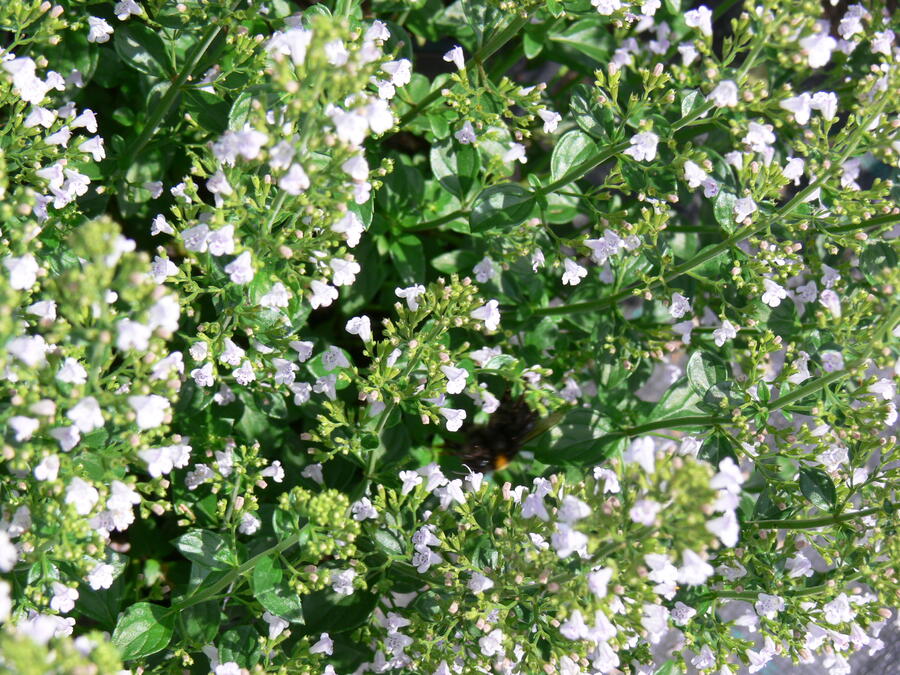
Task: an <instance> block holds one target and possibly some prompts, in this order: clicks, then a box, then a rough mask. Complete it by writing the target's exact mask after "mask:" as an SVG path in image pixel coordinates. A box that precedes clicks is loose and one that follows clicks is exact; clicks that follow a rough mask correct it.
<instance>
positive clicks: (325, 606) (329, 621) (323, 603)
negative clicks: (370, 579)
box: [303, 590, 378, 635]
mask: <svg viewBox="0 0 900 675" xmlns="http://www.w3.org/2000/svg"><path fill="white" fill-rule="evenodd" d="M377 600H378V596H376V595H375V594H374V593H369V592H368V591H361V590H355V591H353V594H352V595H338V594H337V593H334V592H332V591H331V590H327V591H318V592H316V593H311V594H309V595H304V596H303V614H304V616H305V617H306V623H307V625H308V626H312V627H313V630H314V631H315V634H316V635H318V634H319V633H320V632H324V633H346V632H347V631H350V630H353V629H354V628H357V627H358V626H361V625H362V624H363V623H365V621H366V620H367V619H368V618H369V615H370V614H371V613H372V610H373V609H375V603H376V602H377Z"/></svg>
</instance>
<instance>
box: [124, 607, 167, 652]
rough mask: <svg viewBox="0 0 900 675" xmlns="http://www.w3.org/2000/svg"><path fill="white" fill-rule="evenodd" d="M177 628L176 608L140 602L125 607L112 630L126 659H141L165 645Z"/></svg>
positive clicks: (163, 647)
mask: <svg viewBox="0 0 900 675" xmlns="http://www.w3.org/2000/svg"><path fill="white" fill-rule="evenodd" d="M174 629H175V613H174V612H169V610H167V609H166V608H165V607H160V606H159V605H153V604H151V603H149V602H139V603H137V604H135V605H132V606H131V607H129V608H128V609H126V610H125V613H124V614H123V615H122V618H121V619H119V622H118V623H117V624H116V629H115V631H113V636H112V641H113V644H115V645H116V647H118V648H119V652H120V653H121V654H122V659H123V660H125V661H128V660H131V659H139V658H142V657H144V656H149V655H150V654H155V653H156V652H158V651H160V650H162V649H165V648H166V647H167V646H168V644H169V641H170V640H171V639H172V632H173V631H174Z"/></svg>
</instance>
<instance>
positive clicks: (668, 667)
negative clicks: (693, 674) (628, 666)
mask: <svg viewBox="0 0 900 675" xmlns="http://www.w3.org/2000/svg"><path fill="white" fill-rule="evenodd" d="M681 673H682V670H681V668H679V667H678V664H677V662H676V661H675V660H673V659H669V660H668V661H666V662H665V663H664V664H662V665H661V666H660V667H659V668H657V669H656V672H655V673H654V674H653V675H681Z"/></svg>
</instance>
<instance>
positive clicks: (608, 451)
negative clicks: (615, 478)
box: [529, 408, 626, 466]
mask: <svg viewBox="0 0 900 675" xmlns="http://www.w3.org/2000/svg"><path fill="white" fill-rule="evenodd" d="M610 431H611V426H610V422H609V420H608V419H606V418H605V417H603V416H602V415H601V414H600V413H598V412H596V411H594V410H588V409H586V408H578V409H575V410H571V411H569V412H568V413H567V414H566V415H565V417H564V418H563V419H562V421H561V422H559V423H558V424H556V425H555V426H553V427H552V428H551V429H550V430H549V431H548V432H547V433H545V434H542V435H540V436H539V437H538V440H537V442H536V445H535V446H534V448H533V449H534V455H535V457H536V458H537V459H538V460H539V461H541V462H544V463H546V464H552V465H557V466H558V465H568V466H573V465H574V466H591V465H594V464H600V463H601V462H603V461H604V460H605V459H607V458H608V457H610V456H611V455H612V454H613V453H614V452H615V451H616V449H617V447H618V446H619V445H620V444H622V443H623V442H624V441H625V440H626V439H625V438H624V437H623V436H620V435H617V434H610ZM529 449H531V448H529Z"/></svg>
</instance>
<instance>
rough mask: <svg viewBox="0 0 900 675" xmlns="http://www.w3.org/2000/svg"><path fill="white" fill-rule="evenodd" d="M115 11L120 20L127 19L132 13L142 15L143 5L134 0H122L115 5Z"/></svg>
mask: <svg viewBox="0 0 900 675" xmlns="http://www.w3.org/2000/svg"><path fill="white" fill-rule="evenodd" d="M113 13H114V14H115V15H116V18H117V19H118V20H119V21H125V20H126V19H127V18H128V17H130V16H131V15H132V14H134V15H135V16H140V15H141V6H140V5H139V4H137V3H136V2H135V1H134V0H120V2H117V3H116V4H115V6H114V7H113Z"/></svg>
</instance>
